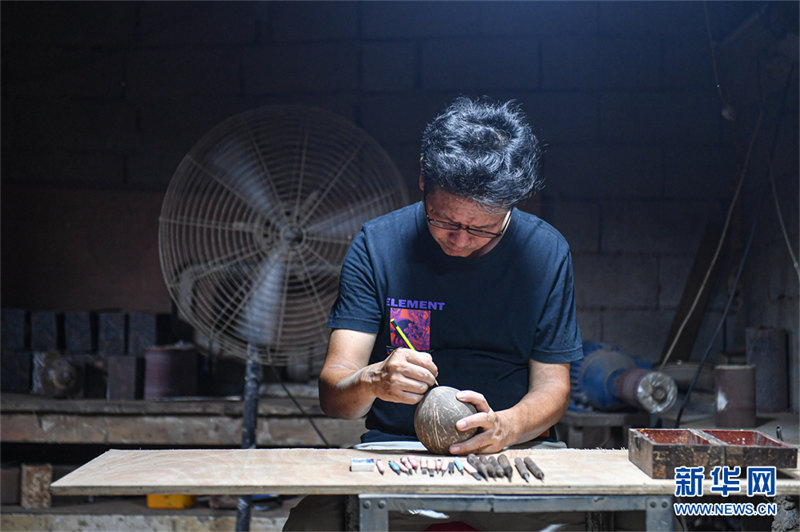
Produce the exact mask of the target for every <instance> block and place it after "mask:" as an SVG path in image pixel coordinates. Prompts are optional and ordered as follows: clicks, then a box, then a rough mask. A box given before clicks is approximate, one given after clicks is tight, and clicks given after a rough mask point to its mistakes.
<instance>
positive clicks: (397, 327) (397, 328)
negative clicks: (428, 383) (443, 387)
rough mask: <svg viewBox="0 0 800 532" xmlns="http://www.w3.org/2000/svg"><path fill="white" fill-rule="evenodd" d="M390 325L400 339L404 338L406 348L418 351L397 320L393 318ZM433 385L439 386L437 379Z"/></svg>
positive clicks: (434, 379)
mask: <svg viewBox="0 0 800 532" xmlns="http://www.w3.org/2000/svg"><path fill="white" fill-rule="evenodd" d="M389 323H391V324H392V327H394V331H395V332H396V333H397V334H398V335H399V336H400V338H402V340H403V343H404V344H406V347H408V348H409V349H411V350H412V351H416V349H414V345H413V344H412V343H411V340H409V339H408V336H406V333H404V332H403V329H401V328H400V325H399V324H398V323H397V321H395V319H394V318H392V319H390V320H389ZM433 383H434V384H435V385H436V386H439V381H437V380H436V377H434V378H433Z"/></svg>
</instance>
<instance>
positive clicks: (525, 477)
mask: <svg viewBox="0 0 800 532" xmlns="http://www.w3.org/2000/svg"><path fill="white" fill-rule="evenodd" d="M514 465H515V466H517V471H519V475H520V476H521V477H522V479H523V480H524V481H525V482H530V480H529V479H530V476H531V474H530V472H529V471H528V470H527V469H526V468H525V463H524V462H523V461H522V458H520V457H519V456H517V457H516V458H514Z"/></svg>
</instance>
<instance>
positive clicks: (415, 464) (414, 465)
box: [408, 456, 419, 471]
mask: <svg viewBox="0 0 800 532" xmlns="http://www.w3.org/2000/svg"><path fill="white" fill-rule="evenodd" d="M408 461H409V462H410V463H411V467H412V468H413V469H414V471H416V470H418V469H419V462H418V461H417V459H416V458H414V457H413V456H409V457H408Z"/></svg>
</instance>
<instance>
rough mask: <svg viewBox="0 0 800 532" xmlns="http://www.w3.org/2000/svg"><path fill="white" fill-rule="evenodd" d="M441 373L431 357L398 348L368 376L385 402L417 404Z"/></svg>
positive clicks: (365, 375)
mask: <svg viewBox="0 0 800 532" xmlns="http://www.w3.org/2000/svg"><path fill="white" fill-rule="evenodd" d="M438 375H439V369H438V368H437V367H436V364H434V363H433V358H432V357H431V355H430V354H429V353H425V352H422V351H413V350H411V349H405V348H397V349H395V350H394V351H392V353H391V354H390V355H389V356H388V357H386V359H385V360H384V361H382V362H379V363H377V364H374V365H372V366H371V367H369V368H367V371H366V372H365V374H364V377H363V378H364V379H366V380H367V381H368V382H369V383H370V385H371V386H372V387H373V390H374V393H375V396H376V397H378V398H379V399H382V400H384V401H390V402H393V403H404V404H410V405H413V404H417V403H419V402H420V401H421V400H422V396H423V395H425V392H427V391H428V388H430V387H431V386H433V385H434V383H435V379H436V377H437V376H438Z"/></svg>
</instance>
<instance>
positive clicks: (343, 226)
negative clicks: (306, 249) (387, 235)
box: [306, 190, 395, 242]
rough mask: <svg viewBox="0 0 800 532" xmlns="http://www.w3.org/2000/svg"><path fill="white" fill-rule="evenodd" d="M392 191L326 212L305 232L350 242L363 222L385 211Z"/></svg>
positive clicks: (314, 235) (337, 240)
mask: <svg viewBox="0 0 800 532" xmlns="http://www.w3.org/2000/svg"><path fill="white" fill-rule="evenodd" d="M394 194H395V192H394V191H391V190H390V191H387V192H384V193H383V194H380V195H377V196H374V197H372V198H369V199H366V200H363V201H360V202H358V203H353V204H351V205H348V206H347V207H345V208H344V209H340V210H338V211H336V212H333V213H331V214H328V215H326V216H324V217H322V218H320V219H318V220H314V222H313V223H310V224H308V226H307V227H306V231H307V233H308V234H309V235H310V236H312V237H315V238H317V239H327V240H331V241H335V242H342V241H344V242H350V240H352V238H353V236H355V234H356V232H358V230H359V229H361V226H362V225H363V224H364V222H366V221H368V220H371V219H372V218H375V217H377V216H380V215H381V214H385V213H386V212H387V210H388V209H387V207H386V206H387V204H390V201H391V200H390V199H388V200H387V198H389V197H390V196H392V195H394Z"/></svg>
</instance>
